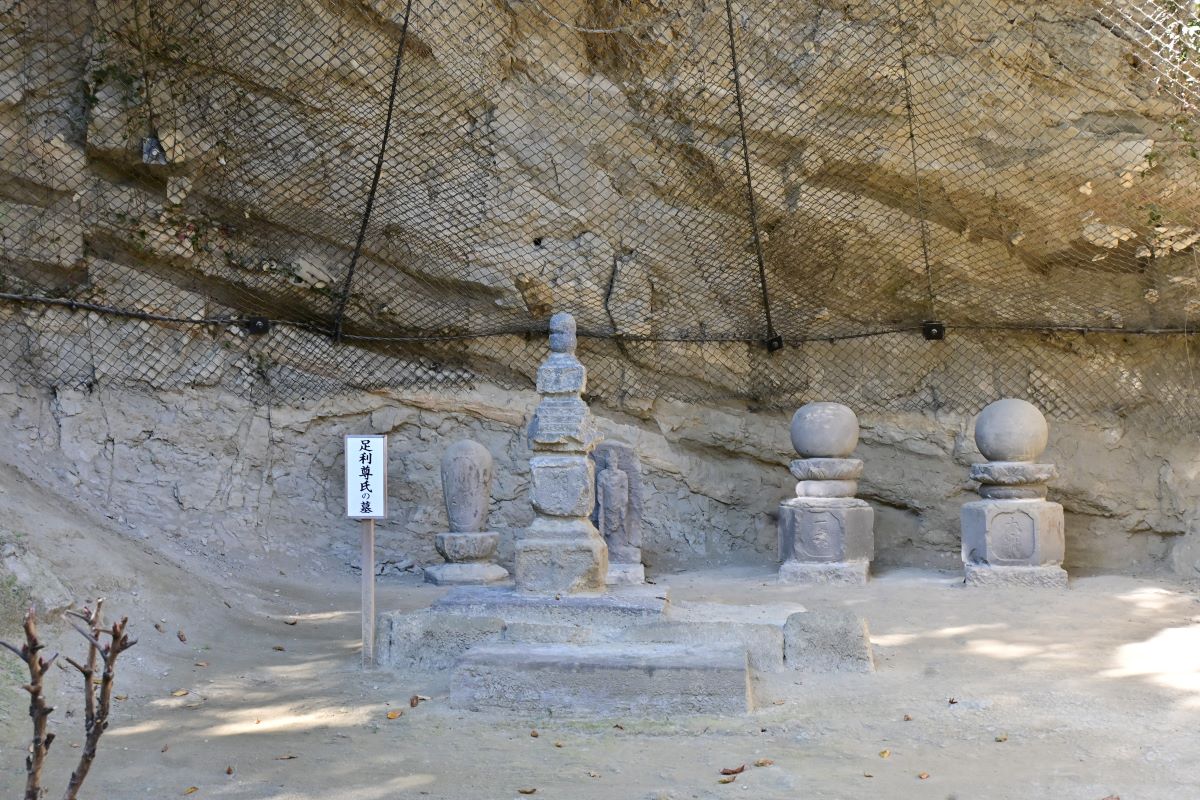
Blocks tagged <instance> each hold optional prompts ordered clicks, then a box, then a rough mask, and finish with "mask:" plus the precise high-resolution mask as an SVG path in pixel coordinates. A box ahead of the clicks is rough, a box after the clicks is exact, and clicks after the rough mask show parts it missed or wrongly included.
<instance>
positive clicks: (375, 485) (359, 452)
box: [346, 436, 387, 669]
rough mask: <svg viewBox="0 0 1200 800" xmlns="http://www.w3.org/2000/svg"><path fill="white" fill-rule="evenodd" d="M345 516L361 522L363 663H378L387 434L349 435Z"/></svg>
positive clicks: (366, 666) (347, 440)
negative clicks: (379, 529) (378, 554)
mask: <svg viewBox="0 0 1200 800" xmlns="http://www.w3.org/2000/svg"><path fill="white" fill-rule="evenodd" d="M346 516H347V517H349V518H350V519H357V520H361V521H362V558H361V562H362V663H363V669H370V668H371V667H373V666H374V665H375V520H377V519H386V518H387V436H347V437H346Z"/></svg>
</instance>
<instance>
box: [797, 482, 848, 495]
mask: <svg viewBox="0 0 1200 800" xmlns="http://www.w3.org/2000/svg"><path fill="white" fill-rule="evenodd" d="M857 491H858V481H797V482H796V497H815V498H821V497H854V493H855V492H857Z"/></svg>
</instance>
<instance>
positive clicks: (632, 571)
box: [592, 441, 646, 586]
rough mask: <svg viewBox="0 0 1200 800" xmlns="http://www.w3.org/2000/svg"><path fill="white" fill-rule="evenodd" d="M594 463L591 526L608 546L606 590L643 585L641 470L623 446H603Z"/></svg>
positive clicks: (626, 447)
mask: <svg viewBox="0 0 1200 800" xmlns="http://www.w3.org/2000/svg"><path fill="white" fill-rule="evenodd" d="M592 459H593V460H594V461H595V463H596V510H595V511H594V512H592V522H593V523H594V524H595V525H596V527H597V528H599V529H600V535H601V536H603V537H604V541H605V543H607V544H608V577H607V579H606V583H608V585H609V586H616V585H620V584H639V583H645V582H646V569H645V567H644V566H642V470H641V468H640V466H639V465H638V458H637V453H636V452H634V449H633V448H632V447H630V446H629V445H627V444H625V443H624V442H612V441H609V442H604V443H602V444H600V445H598V446H597V447H596V451H595V452H594V453H593V454H592Z"/></svg>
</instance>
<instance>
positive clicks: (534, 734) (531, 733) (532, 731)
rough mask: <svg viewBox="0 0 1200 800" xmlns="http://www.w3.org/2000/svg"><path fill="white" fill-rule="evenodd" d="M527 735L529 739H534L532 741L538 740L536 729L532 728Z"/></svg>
mask: <svg viewBox="0 0 1200 800" xmlns="http://www.w3.org/2000/svg"><path fill="white" fill-rule="evenodd" d="M529 735H530V737H531V738H534V739H536V738H538V732H537V728H534V729H533V730H531V731H530V732H529Z"/></svg>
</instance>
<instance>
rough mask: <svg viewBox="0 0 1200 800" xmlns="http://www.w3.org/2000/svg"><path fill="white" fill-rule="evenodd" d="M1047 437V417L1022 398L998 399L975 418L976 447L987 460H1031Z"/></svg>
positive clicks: (1042, 448) (1040, 451)
mask: <svg viewBox="0 0 1200 800" xmlns="http://www.w3.org/2000/svg"><path fill="white" fill-rule="evenodd" d="M1049 439H1050V427H1049V426H1048V425H1047V424H1046V418H1045V417H1044V416H1042V412H1041V411H1039V410H1038V407H1037V406H1035V405H1034V404H1033V403H1029V402H1026V401H1025V400H1017V399H1016V398H1011V397H1010V398H1005V399H1004V400H997V401H996V402H994V403H991V404H989V405H988V407H987V408H985V409H983V411H980V412H979V416H978V417H976V418H975V446H976V447H978V448H979V452H981V453H983V456H984V458H986V459H987V460H988V461H1033V460H1034V459H1036V458H1037V457H1038V456H1040V455H1041V454H1042V451H1043V450H1045V449H1046V442H1047V441H1049Z"/></svg>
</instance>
